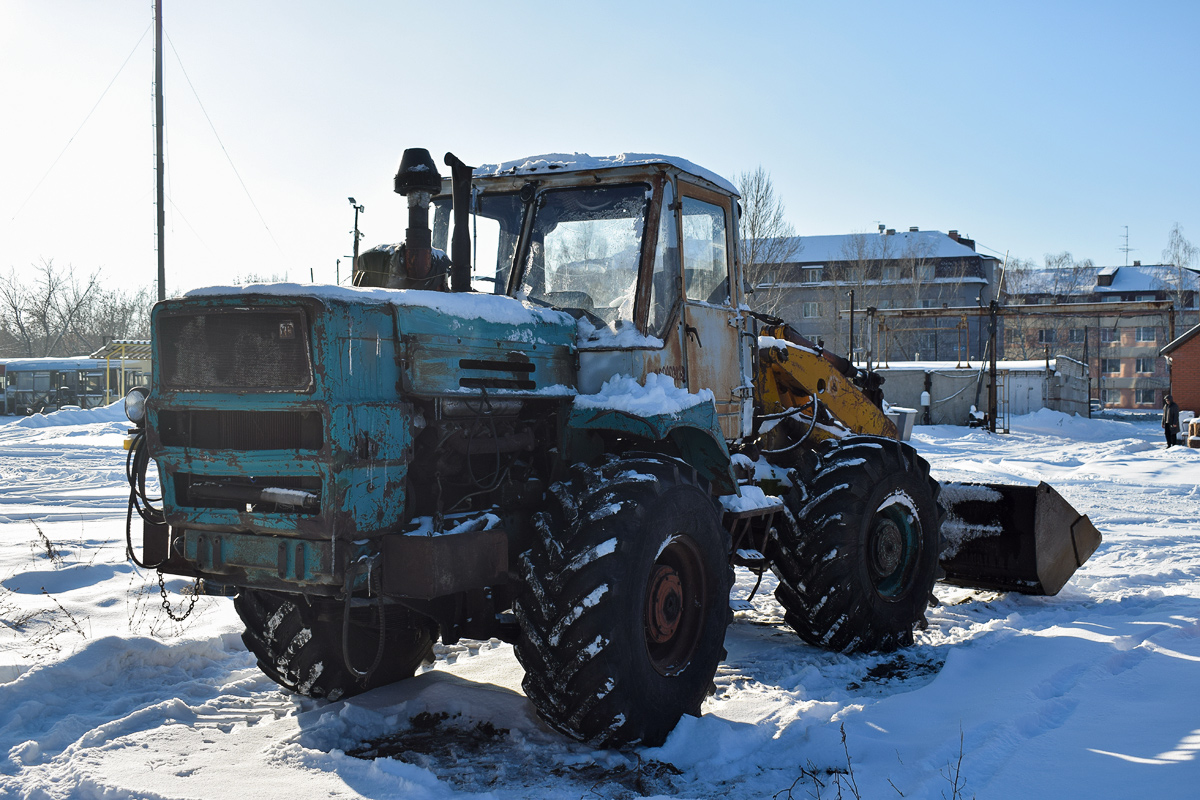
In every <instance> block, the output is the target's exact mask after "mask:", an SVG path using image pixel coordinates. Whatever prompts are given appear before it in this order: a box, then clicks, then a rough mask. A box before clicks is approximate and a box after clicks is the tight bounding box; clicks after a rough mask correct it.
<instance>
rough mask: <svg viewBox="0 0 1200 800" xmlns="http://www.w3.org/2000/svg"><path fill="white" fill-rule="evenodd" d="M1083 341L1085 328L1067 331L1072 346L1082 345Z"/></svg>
mask: <svg viewBox="0 0 1200 800" xmlns="http://www.w3.org/2000/svg"><path fill="white" fill-rule="evenodd" d="M1083 340H1084V336H1083V328H1071V329H1070V330H1069V331H1067V341H1068V342H1070V343H1071V344H1082V343H1083Z"/></svg>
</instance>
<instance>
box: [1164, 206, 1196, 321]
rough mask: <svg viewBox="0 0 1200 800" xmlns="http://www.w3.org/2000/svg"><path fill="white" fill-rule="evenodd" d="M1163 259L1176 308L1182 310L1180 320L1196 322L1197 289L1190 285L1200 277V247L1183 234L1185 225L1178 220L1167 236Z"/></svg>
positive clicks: (1166, 280)
mask: <svg viewBox="0 0 1200 800" xmlns="http://www.w3.org/2000/svg"><path fill="white" fill-rule="evenodd" d="M1162 261H1163V264H1165V265H1166V266H1167V267H1169V272H1168V274H1167V275H1166V276H1164V278H1165V282H1166V283H1167V287H1168V288H1167V291H1168V292H1169V293H1170V295H1171V299H1172V300H1173V301H1174V303H1175V309H1176V310H1177V311H1180V312H1182V319H1181V320H1180V322H1181V323H1183V324H1184V325H1187V324H1190V323H1194V322H1195V321H1196V313H1195V310H1196V306H1197V303H1196V295H1195V290H1194V289H1192V288H1190V287H1193V286H1195V285H1196V281H1197V278H1198V277H1200V276H1198V274H1197V272H1196V269H1197V266H1198V264H1200V247H1197V246H1196V245H1194V244H1192V243H1191V242H1190V241H1188V239H1187V237H1185V236H1184V235H1183V226H1182V225H1180V224H1179V223H1178V222H1176V223H1175V226H1174V227H1172V228H1171V233H1170V234H1168V236H1167V248H1166V249H1165V250H1163V252H1162Z"/></svg>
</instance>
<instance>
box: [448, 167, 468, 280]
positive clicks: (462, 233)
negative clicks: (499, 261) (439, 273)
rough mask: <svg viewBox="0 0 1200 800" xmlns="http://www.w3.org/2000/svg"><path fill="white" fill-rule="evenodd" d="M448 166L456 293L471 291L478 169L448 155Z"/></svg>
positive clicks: (451, 246)
mask: <svg viewBox="0 0 1200 800" xmlns="http://www.w3.org/2000/svg"><path fill="white" fill-rule="evenodd" d="M445 161H446V166H448V167H450V182H451V185H452V186H453V193H454V195H453V196H454V237H453V238H452V239H451V240H450V263H451V266H450V288H451V290H452V291H455V292H469V291H470V290H471V232H470V230H469V225H470V213H471V208H470V203H471V175H472V173H474V171H475V168H474V167H468V166H467V165H466V164H464V163H463V162H462V161H460V160H459V159H458V157H457V156H455V155H454V154H453V153H446V158H445Z"/></svg>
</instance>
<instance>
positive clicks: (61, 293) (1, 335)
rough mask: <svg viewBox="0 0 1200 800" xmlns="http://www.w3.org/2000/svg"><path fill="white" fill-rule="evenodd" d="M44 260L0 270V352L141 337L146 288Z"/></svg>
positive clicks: (82, 349)
mask: <svg viewBox="0 0 1200 800" xmlns="http://www.w3.org/2000/svg"><path fill="white" fill-rule="evenodd" d="M99 280H100V271H99V270H96V271H95V272H93V273H91V274H90V275H86V276H84V277H83V278H80V277H78V276H77V275H76V274H75V272H74V271H73V270H72V268H71V267H69V266H68V267H65V268H63V267H59V266H56V265H55V264H54V262H53V260H44V261H42V262H41V263H40V264H37V265H35V266H34V267H33V269H32V274H25V273H18V272H17V270H15V269H10V270H9V272H8V274H7V275H4V276H0V355H7V356H16V357H21V356H24V357H26V358H38V357H45V356H74V355H81V354H84V353H90V352H92V351H94V350H96V349H97V348H99V347H100V346H101V345H102V344H103V343H104V342H105V341H106V340H109V339H125V338H135V337H144V336H145V335H146V334H147V332H148V328H149V310H150V306H151V305H152V303H151V300H150V294H149V292H148V290H146V289H139V290H135V291H133V292H126V291H123V290H120V289H105V288H104V287H102V286H101V285H100V282H99Z"/></svg>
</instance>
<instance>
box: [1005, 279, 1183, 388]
mask: <svg viewBox="0 0 1200 800" xmlns="http://www.w3.org/2000/svg"><path fill="white" fill-rule="evenodd" d="M1021 278H1022V279H1021V281H1020V282H1019V283H1015V284H1014V285H1013V286H1012V287H1011V289H1009V290H1008V291H1006V292H1005V301H1006V302H1007V303H1008V304H1010V305H1026V306H1034V307H1036V306H1039V305H1054V306H1059V307H1060V308H1058V309H1057V311H1058V312H1061V311H1062V309H1061V306H1063V305H1069V304H1072V303H1105V304H1107V303H1113V304H1114V305H1113V309H1114V311H1113V313H1111V314H1108V313H1105V312H1103V311H1100V312H1088V313H1087V314H1083V313H1081V314H1080V315H1079V316H1074V315H1063V314H1062V313H1056V314H1053V315H1050V314H1047V315H1039V314H1038V313H1037V311H1036V309H1033V310H1030V311H1028V312H1026V313H1024V314H1022V315H1021V316H1017V317H1006V318H1005V320H1004V330H1003V342H1002V348H1003V349H1002V350H1001V352H1002V353H1003V357H1004V358H1008V359H1021V358H1037V357H1039V356H1044V355H1045V354H1047V353H1048V354H1050V355H1057V354H1061V355H1065V356H1067V357H1069V358H1074V359H1077V360H1080V361H1084V362H1085V363H1087V364H1088V367H1089V373H1090V375H1091V380H1092V390H1091V391H1092V397H1094V398H1096V399H1098V400H1099V401H1100V402H1101V403H1103V404H1104V405H1105V406H1109V407H1113V408H1143V409H1151V408H1159V407H1161V406H1162V398H1163V395H1164V394H1165V393H1166V392H1167V391H1169V387H1170V380H1171V379H1170V377H1169V373H1168V370H1167V361H1166V359H1165V358H1164V357H1162V356H1161V355H1160V352H1159V351H1160V349H1161V348H1162V347H1163V345H1164V344H1165V343H1166V342H1169V341H1170V340H1171V338H1172V335H1173V334H1174V332H1175V331H1178V330H1180V329H1181V328H1186V327H1190V326H1191V325H1194V324H1195V323H1196V322H1197V296H1198V294H1200V279H1198V277H1197V275H1196V273H1194V272H1192V271H1190V270H1186V269H1177V268H1175V267H1171V266H1169V265H1162V264H1152V265H1146V266H1143V265H1142V264H1141V263H1139V262H1137V261H1135V262H1133V266H1130V267H1103V268H1101V267H1072V268H1070V269H1063V270H1055V269H1045V270H1037V271H1034V272H1033V273H1029V274H1025V275H1022V276H1021ZM1148 301H1158V302H1170V304H1171V306H1170V308H1169V309H1166V310H1164V311H1162V312H1159V313H1146V314H1138V315H1130V314H1128V313H1126V312H1125V311H1124V310H1121V307H1120V306H1119V305H1117V304H1119V303H1144V302H1148Z"/></svg>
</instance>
